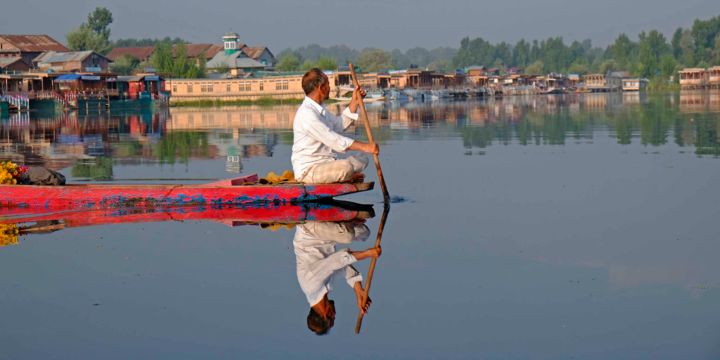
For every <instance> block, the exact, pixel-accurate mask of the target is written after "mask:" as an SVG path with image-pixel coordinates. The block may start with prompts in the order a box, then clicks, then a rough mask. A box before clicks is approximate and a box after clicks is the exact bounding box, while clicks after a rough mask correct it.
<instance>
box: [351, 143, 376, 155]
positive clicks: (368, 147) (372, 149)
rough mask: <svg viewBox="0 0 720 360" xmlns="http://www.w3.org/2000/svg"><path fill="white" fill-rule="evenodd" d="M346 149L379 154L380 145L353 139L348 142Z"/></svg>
mask: <svg viewBox="0 0 720 360" xmlns="http://www.w3.org/2000/svg"><path fill="white" fill-rule="evenodd" d="M348 150H355V151H362V152H364V153H368V154H373V155H378V154H380V146H378V144H375V143H373V144H371V143H366V142H363V141H359V140H355V141H353V142H352V144H350V146H349V147H348Z"/></svg>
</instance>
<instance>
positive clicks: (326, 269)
mask: <svg viewBox="0 0 720 360" xmlns="http://www.w3.org/2000/svg"><path fill="white" fill-rule="evenodd" d="M369 235H370V230H369V229H368V227H367V226H366V225H365V224H364V219H357V220H355V221H347V222H327V221H308V222H305V223H303V224H298V226H297V227H296V228H295V238H294V239H293V248H294V250H295V258H296V267H297V278H298V282H299V283H300V288H301V289H302V291H303V293H304V294H305V298H306V300H307V302H308V304H309V305H310V311H309V313H308V316H307V326H308V328H309V329H310V330H311V331H312V332H314V333H315V334H317V335H324V334H326V333H327V332H328V331H329V330H330V328H332V327H333V325H334V324H335V302H334V301H333V300H331V299H330V298H329V295H330V291H332V286H331V284H330V283H331V280H332V278H334V277H336V276H343V277H344V280H345V282H346V283H347V284H348V286H350V288H352V289H353V291H354V292H355V299H356V302H357V306H358V308H359V309H360V311H361V312H362V313H365V312H366V311H367V310H368V308H369V306H370V301H369V299H368V301H364V296H365V295H364V292H365V289H364V288H363V284H362V281H363V277H362V275H360V272H358V271H357V270H356V269H355V268H354V267H353V266H352V264H354V263H356V262H358V261H361V260H364V259H368V258H377V257H378V256H379V255H380V252H381V251H380V247H379V246H376V247H370V248H367V249H365V250H361V251H355V250H351V249H349V248H341V249H337V245H349V244H351V243H353V242H361V241H365V240H367V238H368V237H369Z"/></svg>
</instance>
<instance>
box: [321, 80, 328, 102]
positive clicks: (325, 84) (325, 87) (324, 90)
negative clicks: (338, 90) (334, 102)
mask: <svg viewBox="0 0 720 360" xmlns="http://www.w3.org/2000/svg"><path fill="white" fill-rule="evenodd" d="M323 78H324V79H325V81H324V82H323V84H322V85H320V91H321V93H322V99H323V100H327V99H329V98H330V81H329V80H328V77H327V76H325V75H323Z"/></svg>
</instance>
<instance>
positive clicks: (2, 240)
mask: <svg viewBox="0 0 720 360" xmlns="http://www.w3.org/2000/svg"><path fill="white" fill-rule="evenodd" d="M19 235H20V230H19V229H18V227H17V224H0V247H3V246H8V245H17V244H18V243H19V242H18V236H19Z"/></svg>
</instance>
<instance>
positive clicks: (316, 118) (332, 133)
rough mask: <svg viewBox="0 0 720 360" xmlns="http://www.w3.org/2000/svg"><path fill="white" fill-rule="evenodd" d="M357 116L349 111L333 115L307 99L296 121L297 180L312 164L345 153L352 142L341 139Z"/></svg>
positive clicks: (294, 128) (297, 114) (294, 125)
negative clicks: (342, 133) (340, 114)
mask: <svg viewBox="0 0 720 360" xmlns="http://www.w3.org/2000/svg"><path fill="white" fill-rule="evenodd" d="M357 119H358V115H357V114H355V113H352V112H351V111H350V108H345V110H343V113H342V116H337V115H334V114H332V113H330V112H329V111H328V110H327V109H326V108H325V106H322V105H320V104H318V103H317V102H315V100H313V99H310V98H308V97H305V100H303V102H302V104H301V105H300V107H299V108H298V110H297V112H296V113H295V120H294V121H293V147H292V165H293V171H294V172H295V178H296V179H301V178H303V177H304V176H305V174H306V173H307V171H308V170H309V168H310V167H311V166H312V165H315V164H320V163H323V162H328V161H333V160H335V159H336V158H337V153H344V152H345V150H346V149H347V148H348V147H350V145H351V144H352V143H353V141H354V140H353V139H350V138H348V137H346V136H342V135H340V134H339V133H341V132H343V131H344V130H345V129H347V128H348V127H349V126H350V125H352V123H353V121H355V120H357Z"/></svg>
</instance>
